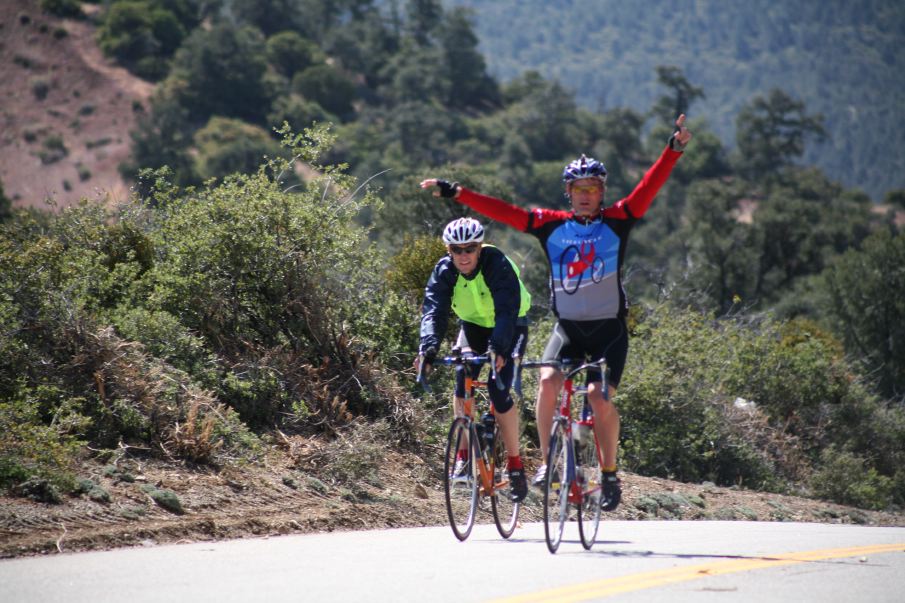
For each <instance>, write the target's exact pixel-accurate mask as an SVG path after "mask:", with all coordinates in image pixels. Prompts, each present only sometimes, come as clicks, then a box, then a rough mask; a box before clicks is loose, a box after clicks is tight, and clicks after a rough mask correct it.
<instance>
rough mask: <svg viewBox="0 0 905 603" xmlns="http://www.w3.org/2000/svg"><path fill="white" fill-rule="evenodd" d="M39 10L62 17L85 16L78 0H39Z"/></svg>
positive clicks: (74, 17)
mask: <svg viewBox="0 0 905 603" xmlns="http://www.w3.org/2000/svg"><path fill="white" fill-rule="evenodd" d="M40 5H41V10H43V11H44V12H46V13H50V14H52V15H56V16H58V17H63V18H67V17H68V18H71V19H80V18H82V17H84V16H85V14H84V13H83V12H82V3H81V2H79V1H78V0H41V2H40Z"/></svg>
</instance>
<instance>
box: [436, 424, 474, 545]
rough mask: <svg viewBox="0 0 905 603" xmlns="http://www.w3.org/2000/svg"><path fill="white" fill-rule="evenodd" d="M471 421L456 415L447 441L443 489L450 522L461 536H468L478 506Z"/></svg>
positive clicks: (463, 537) (455, 531)
mask: <svg viewBox="0 0 905 603" xmlns="http://www.w3.org/2000/svg"><path fill="white" fill-rule="evenodd" d="M473 433H474V431H473V430H472V428H471V421H470V420H469V419H466V418H464V417H459V418H457V419H455V420H454V421H453V423H452V425H451V426H450V428H449V438H448V439H447V441H446V461H445V463H444V464H443V468H444V471H445V476H446V480H445V482H444V483H445V486H444V493H445V495H446V515H447V516H448V517H449V526H450V527H451V528H452V531H453V534H455V535H456V538H458V539H459V540H465V539H466V538H468V535H469V534H471V528H473V527H474V521H475V514H476V513H477V509H478V479H477V470H476V468H475V462H474V461H475V458H474V450H475V442H474V441H473V440H472V437H471V436H472V434H473Z"/></svg>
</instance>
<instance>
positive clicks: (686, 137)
mask: <svg viewBox="0 0 905 603" xmlns="http://www.w3.org/2000/svg"><path fill="white" fill-rule="evenodd" d="M690 140H691V132H690V131H689V130H688V128H687V127H685V114H684V113H683V114H682V115H680V116H679V117H678V119H676V131H675V132H674V133H673V135H672V136H671V137H670V138H669V143H668V144H667V145H666V148H665V149H663V152H662V153H661V154H660V157H659V158H658V159H657V161H655V162H654V165H652V166H651V167H650V169H649V170H647V172H646V173H645V174H644V177H643V178H641V182H639V183H638V185H637V186H636V187H635V189H634V190H633V191H632V192H631V193H629V195H628V196H627V197H626V198H624V199H622V200H620V201H617V202H616V203H614V204H613V205H612V206H611V207H608V208H607V209H605V210H604V213H607V212H611V213H616V214H620V213H621V214H624V215H622V216H621V217H626V215H627V216H629V217H632V218H640V217H641V216H643V215H644V214H645V213H647V210H648V208H649V207H650V204H651V203H652V202H653V200H654V197H656V196H657V193H659V192H660V189H661V188H663V185H664V184H666V181H667V180H668V179H669V175H670V174H671V173H672V169H673V167H674V166H675V165H676V162H677V161H678V160H679V157H681V156H682V152H683V151H684V150H685V145H687V144H688V141H690Z"/></svg>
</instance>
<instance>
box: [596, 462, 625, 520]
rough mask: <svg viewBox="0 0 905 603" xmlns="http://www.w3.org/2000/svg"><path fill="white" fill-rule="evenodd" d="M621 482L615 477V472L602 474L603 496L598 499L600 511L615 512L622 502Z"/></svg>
mask: <svg viewBox="0 0 905 603" xmlns="http://www.w3.org/2000/svg"><path fill="white" fill-rule="evenodd" d="M621 483H622V482H620V481H619V478H618V477H616V472H615V471H608V472H606V473H604V474H603V496H601V497H600V509H601V510H602V511H615V510H616V507H618V506H619V501H620V500H622V487H621V486H620V484H621Z"/></svg>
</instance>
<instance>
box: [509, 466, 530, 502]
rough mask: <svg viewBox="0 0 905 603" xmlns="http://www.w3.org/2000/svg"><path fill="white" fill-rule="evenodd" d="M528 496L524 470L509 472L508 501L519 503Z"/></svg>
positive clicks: (511, 470)
mask: <svg viewBox="0 0 905 603" xmlns="http://www.w3.org/2000/svg"><path fill="white" fill-rule="evenodd" d="M526 496H528V480H527V479H526V478H525V470H524V469H510V470H509V500H511V501H512V502H514V503H520V502H522V501H523V500H525V497H526Z"/></svg>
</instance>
